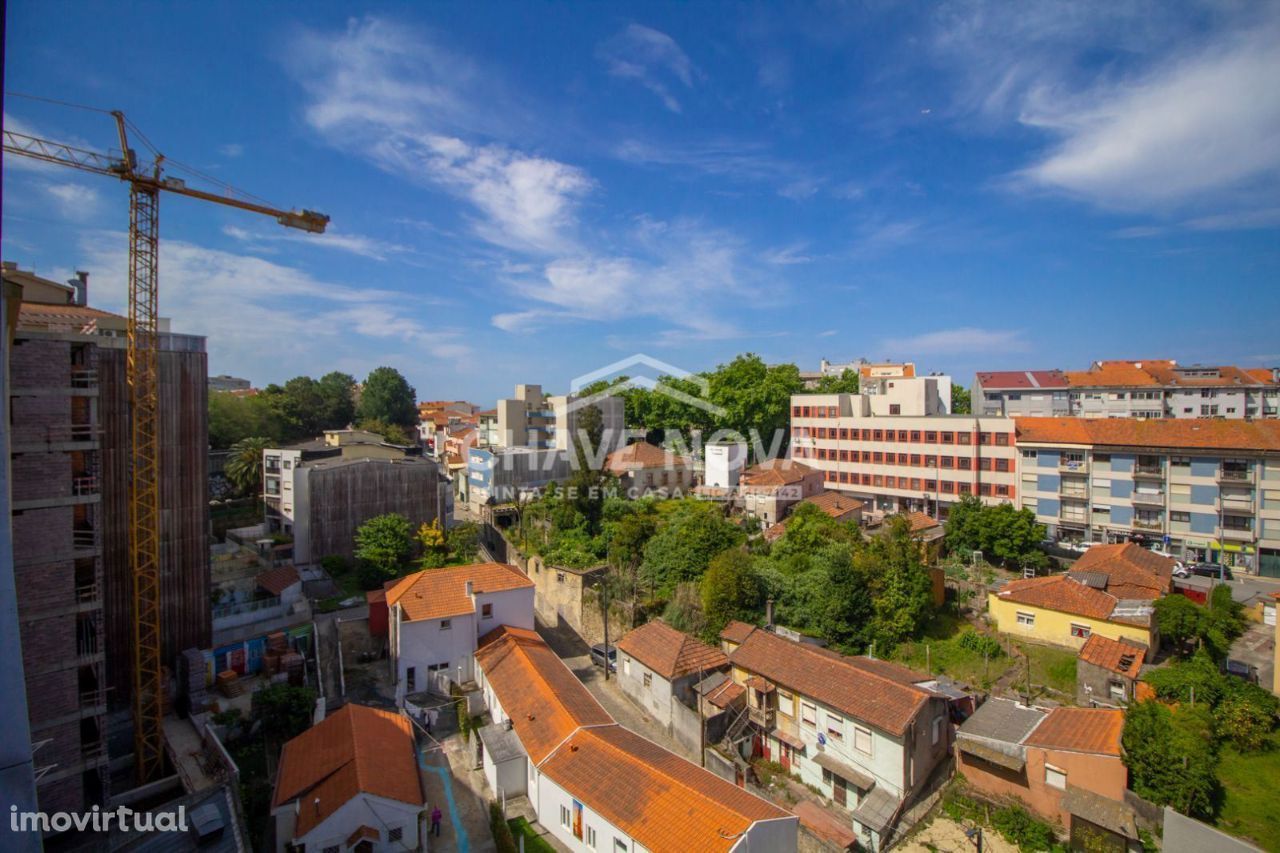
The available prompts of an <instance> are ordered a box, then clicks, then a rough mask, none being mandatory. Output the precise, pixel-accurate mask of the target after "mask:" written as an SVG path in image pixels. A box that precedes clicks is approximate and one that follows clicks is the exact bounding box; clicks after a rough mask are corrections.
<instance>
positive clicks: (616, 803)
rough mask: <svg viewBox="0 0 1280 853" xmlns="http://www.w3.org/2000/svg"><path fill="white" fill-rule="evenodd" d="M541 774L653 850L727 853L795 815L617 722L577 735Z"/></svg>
mask: <svg viewBox="0 0 1280 853" xmlns="http://www.w3.org/2000/svg"><path fill="white" fill-rule="evenodd" d="M541 769H542V772H543V773H545V774H546V775H547V776H548V777H549V778H550V779H552V780H553V781H555V783H556V784H557V785H559V786H560V787H562V788H564V790H565V791H566V792H567V793H568V794H570V795H571V796H572V797H574V798H575V799H578V800H580V801H582V802H583V803H586V804H588V805H589V806H590V808H591V809H592V810H593V811H595V812H597V813H599V814H600V816H601V817H603V818H604V819H605V820H607V821H608V822H609V823H611V824H613V825H614V826H616V827H618V828H619V829H620V830H622V831H623V832H625V833H626V834H627V835H630V836H631V837H632V838H634V839H635V840H636V841H637V842H638V843H639V844H641V845H643V846H644V847H645V848H646V849H648V850H707V851H711V850H729V849H731V848H732V847H734V846H735V845H736V844H737V843H738V841H739V839H738V836H739V835H740V834H741V833H743V832H744V831H746V830H747V829H748V828H749V827H750V826H751V825H752V824H753V823H755V822H756V821H761V820H776V819H779V818H786V817H790V816H791V815H790V814H789V813H788V812H786V811H783V810H782V809H780V808H778V807H777V806H775V805H773V804H772V803H770V802H767V801H766V800H763V799H761V798H760V797H757V796H756V795H754V794H751V793H748V792H747V791H745V790H743V789H742V788H739V787H738V786H737V785H734V784H733V783H731V782H727V781H725V780H724V779H721V778H720V777H719V776H717V775H715V774H714V773H711V772H709V771H707V770H704V769H702V768H701V767H698V766H697V765H694V764H691V763H689V762H688V761H686V760H684V759H683V758H680V757H679V756H677V755H675V754H673V753H671V752H668V751H667V750H665V749H663V748H662V747H660V746H658V745H657V744H655V743H653V742H651V741H648V740H646V739H644V738H642V737H640V736H639V735H637V734H634V733H632V732H630V731H627V730H626V729H624V728H623V727H621V726H619V725H616V724H615V725H611V726H605V727H601V728H592V729H582V730H580V731H578V732H577V733H576V734H574V735H573V737H571V738H569V740H568V741H566V742H565V744H564V745H563V746H561V747H560V748H559V749H557V750H556V751H555V754H553V755H552V756H551V757H549V758H548V759H547V761H546V762H545V763H544V764H543V765H542V768H541Z"/></svg>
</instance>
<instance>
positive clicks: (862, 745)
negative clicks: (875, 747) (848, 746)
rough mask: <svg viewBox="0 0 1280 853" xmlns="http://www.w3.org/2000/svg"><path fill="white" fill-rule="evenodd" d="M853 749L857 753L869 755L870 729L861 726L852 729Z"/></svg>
mask: <svg viewBox="0 0 1280 853" xmlns="http://www.w3.org/2000/svg"><path fill="white" fill-rule="evenodd" d="M853 748H854V749H856V750H858V752H863V753H866V754H867V755H870V754H871V729H864V728H863V727H862V726H854V727H853Z"/></svg>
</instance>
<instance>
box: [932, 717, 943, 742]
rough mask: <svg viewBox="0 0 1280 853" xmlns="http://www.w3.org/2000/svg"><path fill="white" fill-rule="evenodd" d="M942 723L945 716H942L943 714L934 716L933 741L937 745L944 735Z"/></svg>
mask: <svg viewBox="0 0 1280 853" xmlns="http://www.w3.org/2000/svg"><path fill="white" fill-rule="evenodd" d="M942 723H943V718H942V715H941V714H939V715H938V716H936V717H934V718H933V741H932V743H933V744H935V745H936V744H937V743H938V740H939V739H940V738H941V737H942Z"/></svg>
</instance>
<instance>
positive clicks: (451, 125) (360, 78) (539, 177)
mask: <svg viewBox="0 0 1280 853" xmlns="http://www.w3.org/2000/svg"><path fill="white" fill-rule="evenodd" d="M290 56H291V57H292V62H291V67H292V70H293V73H294V75H295V77H296V78H297V80H298V82H299V83H300V84H301V85H302V86H303V87H304V88H305V89H306V90H307V92H308V94H309V95H310V103H309V104H308V106H307V110H306V118H307V121H308V123H309V124H310V125H311V126H312V128H314V129H315V130H316V131H317V132H319V133H320V134H321V135H322V136H323V137H324V138H325V139H327V140H328V141H329V142H330V144H332V145H334V146H335V147H339V148H343V149H344V150H348V151H351V152H353V153H355V154H357V155H359V156H361V157H364V158H366V159H368V160H370V161H371V162H373V163H374V164H375V165H377V166H378V167H379V168H382V169H384V170H386V171H389V172H392V173H394V174H397V175H402V176H405V177H407V178H409V179H411V180H414V181H418V182H420V183H423V184H427V185H430V186H434V187H437V188H440V189H443V190H445V191H447V192H450V193H452V194H453V195H456V196H457V197H459V198H462V199H464V200H465V201H467V202H469V203H470V204H471V205H472V206H473V207H474V209H475V211H476V213H477V217H476V220H475V221H474V222H473V228H474V231H475V233H476V234H477V235H478V236H480V237H481V238H482V239H484V240H487V241H489V242H491V243H493V244H495V245H498V246H503V247H505V248H510V249H515V250H519V251H531V252H541V253H550V252H562V251H567V250H571V249H573V248H574V245H575V241H574V238H573V234H572V232H573V230H574V229H575V227H576V224H577V220H576V216H575V209H576V206H577V203H578V200H579V199H580V198H581V197H582V196H583V195H585V194H586V193H587V192H588V191H590V189H591V188H592V186H593V183H592V181H591V179H590V178H589V177H588V176H587V175H586V173H585V172H583V171H582V170H580V169H578V168H577V167H574V166H571V165H569V164H566V163H561V162H558V161H556V160H553V159H550V158H546V157H541V156H538V155H533V154H528V153H525V152H523V151H519V150H517V149H514V148H512V147H509V146H505V145H501V144H497V143H487V144H477V143H473V142H468V141H467V139H466V137H467V136H471V135H473V134H479V133H485V132H486V131H488V130H491V129H492V127H493V125H494V123H495V122H496V121H499V120H500V115H501V114H502V112H503V104H502V103H500V102H499V101H498V99H497V98H496V97H491V96H490V92H489V90H488V89H486V88H485V87H483V86H482V85H481V84H480V83H478V82H477V80H478V77H479V74H478V72H477V71H476V70H475V69H474V68H473V67H472V66H471V65H470V64H469V63H467V62H466V61H465V59H463V58H462V57H459V56H456V55H454V54H452V53H451V52H449V51H447V50H446V49H444V48H442V47H440V46H439V45H437V44H435V43H434V42H433V41H431V40H430V39H429V38H428V37H427V36H426V35H425V34H421V33H412V32H410V31H408V30H406V29H405V28H403V27H398V26H393V25H391V24H389V23H388V22H386V21H382V20H380V19H377V18H365V19H363V20H358V21H352V22H351V23H350V24H349V25H348V27H347V28H346V29H345V30H344V31H343V32H341V33H339V34H337V35H321V34H316V33H311V34H308V35H306V36H305V37H303V38H301V39H299V40H298V42H297V43H296V44H295V45H294V46H293V49H292V50H291V51H290Z"/></svg>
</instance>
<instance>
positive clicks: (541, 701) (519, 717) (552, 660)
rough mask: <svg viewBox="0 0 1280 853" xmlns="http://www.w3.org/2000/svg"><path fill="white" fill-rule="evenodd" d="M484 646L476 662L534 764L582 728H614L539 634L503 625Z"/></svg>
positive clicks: (593, 699) (485, 637)
mask: <svg viewBox="0 0 1280 853" xmlns="http://www.w3.org/2000/svg"><path fill="white" fill-rule="evenodd" d="M482 643H483V645H481V646H480V648H479V649H477V650H476V663H477V664H479V665H480V669H481V670H483V672H484V677H485V681H487V682H488V684H489V687H490V689H492V690H493V692H494V694H495V695H496V696H497V697H498V704H499V705H501V706H502V710H503V711H504V712H505V713H506V715H507V717H508V718H510V720H511V727H512V729H514V730H515V733H516V736H517V737H519V738H520V743H521V744H523V745H524V749H525V752H526V753H528V755H529V758H530V759H531V760H532V761H533V762H534V763H535V764H538V763H540V762H541V761H542V760H543V759H544V758H546V757H547V755H548V754H549V753H550V752H551V751H552V750H553V749H555V748H556V746H557V745H558V744H559V743H560V742H561V741H563V740H564V739H565V738H567V737H568V736H569V735H571V734H573V732H574V731H575V730H576V729H578V728H579V727H580V726H601V725H610V724H612V723H613V718H612V717H611V716H609V713H608V712H607V711H605V709H604V708H603V707H602V706H601V705H600V703H599V702H597V701H596V698H595V697H594V696H592V695H591V693H590V691H588V690H587V688H586V687H584V686H583V684H582V682H581V681H579V680H578V678H577V677H576V676H575V675H574V674H573V672H571V671H570V670H569V668H568V667H567V666H565V664H564V661H562V660H560V658H559V657H557V656H556V653H555V652H553V651H552V650H551V647H550V646H548V645H547V644H546V643H545V642H544V641H543V640H542V638H541V637H539V636H538V635H537V634H536V633H534V632H532V631H525V630H521V629H519V628H511V627H509V626H503V627H500V628H498V629H497V630H495V631H491V632H490V633H488V634H486V635H485V636H484V637H483V638H482Z"/></svg>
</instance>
